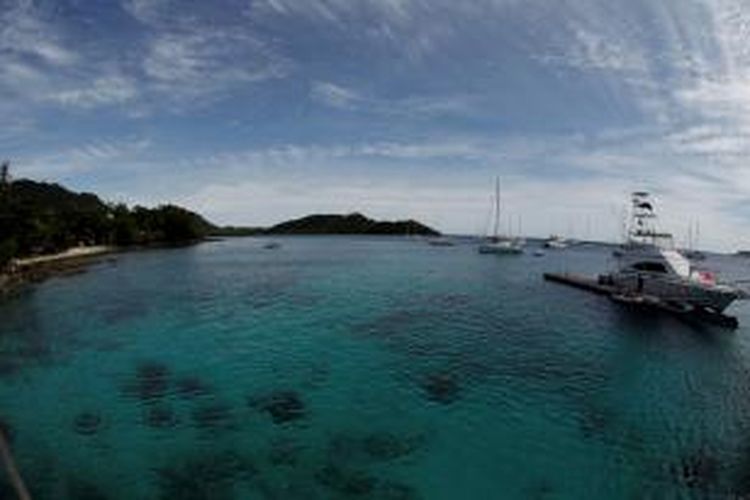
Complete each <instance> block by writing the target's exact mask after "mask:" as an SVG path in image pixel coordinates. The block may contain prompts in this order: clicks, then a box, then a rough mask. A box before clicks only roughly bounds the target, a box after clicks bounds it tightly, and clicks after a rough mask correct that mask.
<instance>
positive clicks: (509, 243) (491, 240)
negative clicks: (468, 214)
mask: <svg viewBox="0 0 750 500" xmlns="http://www.w3.org/2000/svg"><path fill="white" fill-rule="evenodd" d="M494 201H495V204H494V222H493V231H492V235H491V236H488V237H487V238H485V239H484V241H482V243H480V245H479V248H478V251H479V253H481V254H497V255H518V254H521V253H523V246H524V240H523V239H522V238H516V237H513V236H509V235H502V234H500V233H499V229H500V179H495V200H494Z"/></svg>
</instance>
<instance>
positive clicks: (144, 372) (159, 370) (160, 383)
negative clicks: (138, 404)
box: [125, 361, 169, 402]
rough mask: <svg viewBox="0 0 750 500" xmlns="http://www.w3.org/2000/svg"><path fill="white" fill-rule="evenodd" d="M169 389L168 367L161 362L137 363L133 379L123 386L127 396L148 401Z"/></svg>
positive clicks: (160, 395) (157, 397)
mask: <svg viewBox="0 0 750 500" xmlns="http://www.w3.org/2000/svg"><path fill="white" fill-rule="evenodd" d="M168 390H169V369H168V368H167V367H166V366H165V365H163V364H162V363H157V362H152V361H148V362H144V363H141V364H140V365H138V367H137V369H136V374H135V380H133V381H132V382H130V383H128V384H127V385H126V386H125V393H126V394H127V395H128V396H131V397H136V398H138V399H140V400H141V401H145V402H149V401H153V400H155V399H159V398H161V397H163V396H165V395H166V394H167V391H168Z"/></svg>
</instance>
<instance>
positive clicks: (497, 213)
mask: <svg viewBox="0 0 750 500" xmlns="http://www.w3.org/2000/svg"><path fill="white" fill-rule="evenodd" d="M499 228H500V178H499V177H497V178H495V226H494V231H493V233H492V236H494V237H495V238H497V234H498V230H499Z"/></svg>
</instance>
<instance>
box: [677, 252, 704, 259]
mask: <svg viewBox="0 0 750 500" xmlns="http://www.w3.org/2000/svg"><path fill="white" fill-rule="evenodd" d="M681 253H682V255H684V256H685V257H687V258H688V259H690V260H693V261H700V260H706V254H705V253H703V252H701V251H700V250H682V252H681Z"/></svg>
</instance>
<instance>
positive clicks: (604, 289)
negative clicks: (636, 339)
mask: <svg viewBox="0 0 750 500" xmlns="http://www.w3.org/2000/svg"><path fill="white" fill-rule="evenodd" d="M544 280H545V281H551V282H553V283H559V284H561V285H566V286H570V287H573V288H578V289H579V290H586V291H589V292H592V293H595V294H597V295H604V296H606V297H609V299H610V300H612V301H613V302H616V303H618V304H620V305H624V306H627V307H631V308H634V309H636V310H640V311H647V310H651V311H654V310H656V311H660V312H664V313H668V314H671V315H674V316H677V317H679V318H681V319H685V320H688V321H695V322H701V323H710V324H714V325H718V326H722V327H725V328H731V329H734V328H737V327H738V326H739V321H737V318H735V317H734V316H727V315H725V314H718V313H714V312H711V311H707V310H704V309H698V308H691V307H679V306H677V305H675V304H670V303H666V302H664V301H661V300H659V299H657V298H655V297H650V296H646V295H632V294H631V295H624V294H622V293H619V292H618V290H617V289H616V288H615V287H613V286H611V285H607V284H605V283H601V282H600V280H599V279H597V278H591V277H588V276H583V275H580V274H570V273H544Z"/></svg>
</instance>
